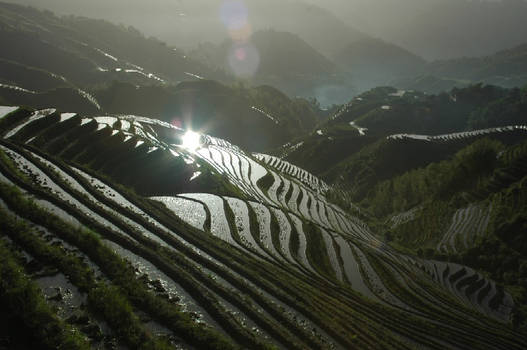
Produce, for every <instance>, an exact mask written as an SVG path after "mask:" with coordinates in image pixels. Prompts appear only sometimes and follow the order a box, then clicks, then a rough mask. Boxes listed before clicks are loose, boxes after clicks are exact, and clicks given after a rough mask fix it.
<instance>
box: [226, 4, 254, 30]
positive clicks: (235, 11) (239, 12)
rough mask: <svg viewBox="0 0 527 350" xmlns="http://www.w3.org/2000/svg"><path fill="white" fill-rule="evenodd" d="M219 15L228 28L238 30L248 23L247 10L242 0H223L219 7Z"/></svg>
mask: <svg viewBox="0 0 527 350" xmlns="http://www.w3.org/2000/svg"><path fill="white" fill-rule="evenodd" d="M220 17H221V21H222V22H223V24H225V26H226V27H227V28H228V29H229V30H239V29H241V28H243V27H244V26H245V25H247V23H248V18H249V10H248V9H247V6H245V4H244V3H243V1H232V0H231V1H225V2H223V4H222V5H221V8H220Z"/></svg>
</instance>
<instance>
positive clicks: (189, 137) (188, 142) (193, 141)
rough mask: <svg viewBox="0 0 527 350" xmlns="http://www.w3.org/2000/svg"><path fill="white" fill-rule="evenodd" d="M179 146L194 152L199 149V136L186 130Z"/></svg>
mask: <svg viewBox="0 0 527 350" xmlns="http://www.w3.org/2000/svg"><path fill="white" fill-rule="evenodd" d="M181 146H182V147H183V148H185V149H187V150H189V151H195V150H197V149H198V148H200V147H201V135H200V134H198V133H197V132H194V131H192V130H187V132H186V133H185V135H183V138H182V139H181Z"/></svg>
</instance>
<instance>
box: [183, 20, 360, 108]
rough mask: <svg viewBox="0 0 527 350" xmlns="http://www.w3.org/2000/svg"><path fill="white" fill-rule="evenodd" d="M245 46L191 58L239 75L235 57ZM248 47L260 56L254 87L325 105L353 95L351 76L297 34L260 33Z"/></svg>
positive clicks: (225, 46) (229, 45) (204, 48)
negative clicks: (275, 89) (275, 90)
mask: <svg viewBox="0 0 527 350" xmlns="http://www.w3.org/2000/svg"><path fill="white" fill-rule="evenodd" d="M245 45H246V44H238V43H236V42H234V41H232V40H227V41H225V42H224V43H222V44H221V45H219V46H215V45H212V44H208V45H201V46H200V47H199V48H198V49H196V50H194V51H192V52H191V53H190V56H191V57H194V58H196V59H199V60H201V61H203V62H204V63H206V64H208V65H210V66H214V65H219V66H221V67H222V68H223V69H224V70H225V71H233V70H234V71H236V70H237V67H236V65H237V64H240V65H242V64H243V62H238V61H240V60H238V59H237V58H236V56H235V55H234V54H235V52H236V50H239V49H242V50H243V49H245V47H246V46H245ZM247 45H249V46H248V47H250V48H252V47H254V48H255V50H256V54H255V55H257V61H256V62H257V64H256V65H255V67H254V71H252V72H251V73H253V74H248V76H247V77H246V78H247V79H250V81H252V82H253V83H254V84H265V85H271V86H275V87H277V88H279V89H280V90H282V91H284V92H286V93H287V94H289V95H290V96H303V97H311V96H314V97H316V98H317V99H318V100H319V101H320V102H321V103H322V104H323V105H331V104H336V103H343V102H345V101H346V100H347V99H349V96H350V95H351V94H352V93H353V89H352V87H351V85H350V79H349V75H348V74H347V73H345V72H343V71H341V70H339V69H337V67H336V66H335V64H334V63H333V62H331V61H330V60H329V59H328V58H326V57H325V56H324V55H322V54H321V53H320V52H318V51H317V50H315V49H314V48H313V47H312V46H310V45H308V44H307V43H306V42H305V41H304V40H302V39H301V38H300V37H299V36H297V35H295V34H291V33H288V32H280V31H275V30H266V31H259V32H256V33H254V34H253V35H252V37H251V38H250V41H249V43H248V44H247ZM233 60H234V61H233Z"/></svg>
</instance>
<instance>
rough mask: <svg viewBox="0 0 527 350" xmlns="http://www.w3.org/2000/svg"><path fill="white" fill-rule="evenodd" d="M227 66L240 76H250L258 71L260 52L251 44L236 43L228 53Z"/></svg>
mask: <svg viewBox="0 0 527 350" xmlns="http://www.w3.org/2000/svg"><path fill="white" fill-rule="evenodd" d="M228 60H229V66H230V68H231V70H232V72H233V73H234V74H235V75H236V76H237V77H240V78H250V77H252V76H253V75H254V74H256V72H257V71H258V67H259V66H260V54H259V53H258V50H257V49H256V47H254V46H253V45H251V44H248V43H247V44H236V45H234V46H233V47H232V48H231V51H230V53H229V59H228Z"/></svg>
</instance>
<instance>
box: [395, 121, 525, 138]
mask: <svg viewBox="0 0 527 350" xmlns="http://www.w3.org/2000/svg"><path fill="white" fill-rule="evenodd" d="M511 131H520V132H526V131H527V126H526V125H510V126H504V127H499V128H489V129H481V130H473V131H465V132H457V133H451V134H444V135H436V136H431V135H415V134H397V135H390V136H388V137H387V139H389V140H405V139H413V140H421V141H427V142H448V141H453V140H464V139H468V138H473V137H478V136H484V135H491V134H499V133H503V132H511Z"/></svg>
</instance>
